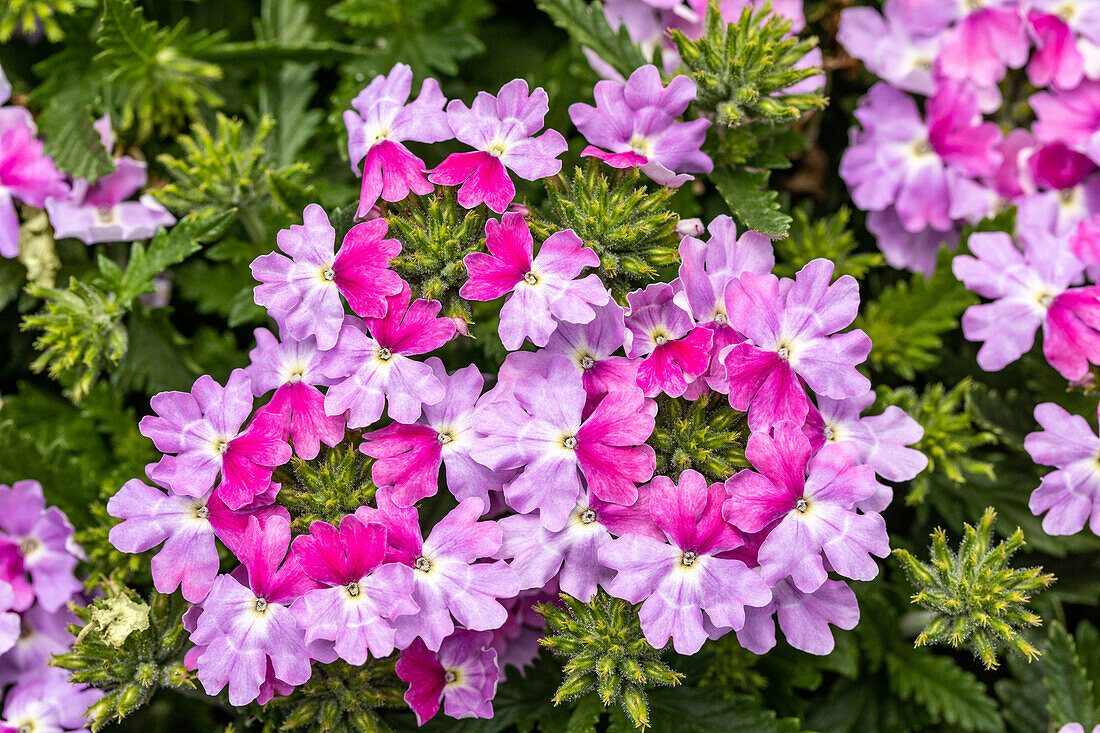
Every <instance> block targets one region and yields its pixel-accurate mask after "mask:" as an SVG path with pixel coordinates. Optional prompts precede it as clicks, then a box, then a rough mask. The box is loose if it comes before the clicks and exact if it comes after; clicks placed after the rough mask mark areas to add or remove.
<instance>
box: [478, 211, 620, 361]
mask: <svg viewBox="0 0 1100 733" xmlns="http://www.w3.org/2000/svg"><path fill="white" fill-rule="evenodd" d="M485 244H486V246H487V247H488V249H489V253H488V254H486V253H484V252H473V253H471V254H468V255H466V256H465V257H464V258H463V260H462V262H463V264H465V265H466V271H467V272H468V273H469V275H470V279H469V280H467V281H466V282H465V283H464V284H463V285H462V288H461V289H460V290H459V295H461V296H462V297H463V298H467V299H469V300H495V299H496V298H499V297H501V296H502V295H506V294H509V293H510V294H511V295H510V296H509V298H508V299H507V300H506V301H505V302H504V306H503V307H502V308H501V309H500V327H499V333H500V340H501V343H503V344H504V348H506V349H508V350H509V351H515V350H516V349H518V348H519V347H520V346H521V345H522V344H523V341H524V339H529V340H530V341H531V343H533V344H534V345H535V346H545V345H546V343H547V340H548V339H549V338H550V334H552V333H553V332H554V329H555V328H556V327H557V323H558V321H562V322H567V323H588V322H589V321H591V320H592V319H593V318H595V317H596V313H595V311H594V310H593V308H592V307H593V306H601V305H606V304H607V302H608V301H609V300H610V298H611V296H610V295H609V294H608V292H607V289H606V288H604V286H603V283H602V282H601V281H600V277H599V275H596V274H594V273H593V274H590V275H588V276H586V277H583V278H579V275H580V274H581V271H582V270H583V269H584V268H585V267H597V266H598V265H599V264H600V258H599V256H598V255H597V254H596V252H595V251H593V250H592V249H589V248H588V247H585V246H584V243H583V242H581V239H580V237H578V236H577V235H576V234H575V233H574V232H573V230H571V229H566V230H565V231H560V232H555V233H554V234H551V235H550V237H549V238H547V240H546V241H545V242H543V243H542V245H541V246H540V247H539V253H538V256H534V240H533V239H532V237H531V230H530V229H529V228H528V227H527V221H526V220H525V219H524V218H523V216H522V215H520V214H518V213H507V214H505V215H504V216H502V217H501V219H500V221H499V222H498V221H497V220H495V219H490V220H489V221H487V222H486V223H485ZM578 278H579V279H578Z"/></svg>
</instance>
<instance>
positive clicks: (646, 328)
mask: <svg viewBox="0 0 1100 733" xmlns="http://www.w3.org/2000/svg"><path fill="white" fill-rule="evenodd" d="M675 295H676V293H675V291H674V290H673V288H672V286H671V285H669V284H668V283H653V284H651V285H649V286H647V287H646V289H645V290H635V291H634V292H632V293H630V294H629V295H627V302H628V303H629V304H630V308H629V310H628V312H627V314H626V327H627V336H626V355H627V356H628V357H630V358H632V359H634V358H639V357H642V360H641V362H640V363H639V364H638V386H639V387H641V388H642V391H643V392H645V394H646V396H647V397H655V396H656V395H658V394H660V393H662V392H663V393H665V394H667V395H669V396H671V397H680V396H682V395H683V394H684V392H685V391H686V390H687V389H688V386H689V385H690V384H691V383H692V382H694V381H695V380H696V379H698V378H699V377H700V376H701V375H702V374H704V373H705V372H706V371H707V369H708V368H710V357H711V348H712V347H713V345H714V331H712V330H711V329H710V328H708V327H706V326H699V327H696V326H695V325H694V323H693V322H692V319H691V316H690V315H689V314H688V312H687V311H686V310H684V309H683V308H682V307H680V305H678V304H677V303H676V302H675V300H674V298H675Z"/></svg>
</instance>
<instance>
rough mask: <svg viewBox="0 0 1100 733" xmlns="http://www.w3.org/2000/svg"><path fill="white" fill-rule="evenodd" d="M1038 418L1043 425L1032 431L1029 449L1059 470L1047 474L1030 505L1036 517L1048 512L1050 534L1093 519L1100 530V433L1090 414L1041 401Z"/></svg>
mask: <svg viewBox="0 0 1100 733" xmlns="http://www.w3.org/2000/svg"><path fill="white" fill-rule="evenodd" d="M1035 419H1036V420H1037V421H1038V423H1039V426H1040V427H1041V428H1042V430H1040V431H1037V432H1034V433H1029V434H1028V436H1027V437H1026V438H1024V448H1025V449H1026V450H1027V452H1028V453H1029V454H1030V455H1031V458H1032V459H1033V460H1034V461H1035V462H1036V463H1039V464H1042V465H1044V466H1054V467H1055V469H1056V470H1054V471H1051V472H1050V473H1048V474H1047V475H1046V476H1043V480H1042V482H1041V483H1040V485H1039V488H1037V489H1035V491H1034V492H1033V493H1032V494H1031V501H1030V502H1029V503H1028V506H1029V508H1030V509H1031V511H1032V513H1033V514H1035V515H1036V516H1038V515H1040V514H1042V513H1044V512H1046V516H1045V517H1043V531H1044V532H1046V533H1047V534H1051V535H1070V534H1076V533H1077V532H1080V531H1081V529H1082V528H1083V527H1084V526H1085V522H1088V523H1089V529H1090V530H1091V531H1092V533H1093V534H1095V535H1100V466H1098V465H1097V462H1096V456H1097V454H1098V453H1100V438H1097V437H1096V433H1095V432H1093V430H1092V428H1091V427H1090V426H1089V424H1088V421H1086V420H1085V418H1083V417H1081V416H1080V415H1071V414H1070V413H1068V412H1067V411H1066V410H1065V409H1064V408H1062V407H1059V406H1058V405H1056V404H1054V403H1053V402H1046V403H1043V404H1041V405H1038V406H1037V407H1036V408H1035Z"/></svg>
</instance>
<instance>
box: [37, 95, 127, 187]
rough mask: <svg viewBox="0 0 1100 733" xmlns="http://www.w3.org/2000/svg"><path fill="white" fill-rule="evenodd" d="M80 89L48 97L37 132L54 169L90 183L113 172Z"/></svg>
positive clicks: (111, 163) (111, 162) (110, 161)
mask: <svg viewBox="0 0 1100 733" xmlns="http://www.w3.org/2000/svg"><path fill="white" fill-rule="evenodd" d="M83 96H84V95H83V94H82V92H81V91H80V88H79V87H77V88H75V89H71V90H68V91H67V92H66V93H65V94H59V95H56V96H53V97H50V99H49V101H48V102H46V106H45V107H44V108H43V109H42V114H40V115H39V116H38V119H37V121H36V122H37V124H38V130H39V132H41V133H42V136H43V138H44V141H43V142H44V145H45V150H46V153H47V154H48V155H49V156H50V157H51V158H53V162H54V163H56V164H57V167H58V168H59V169H60V170H61V171H63V172H65V173H68V174H69V175H71V176H72V177H73V178H84V179H86V180H88V181H89V182H91V181H94V180H96V179H97V178H99V177H100V176H105V175H107V174H108V173H110V172H112V171H114V170H115V164H114V161H112V160H111V156H110V155H109V154H108V152H107V149H106V148H104V147H103V142H102V141H101V140H100V139H99V132H98V131H96V129H95V127H94V126H93V125H92V115H91V112H90V111H89V109H88V105H87V103H86V101H85V100H84V99H83Z"/></svg>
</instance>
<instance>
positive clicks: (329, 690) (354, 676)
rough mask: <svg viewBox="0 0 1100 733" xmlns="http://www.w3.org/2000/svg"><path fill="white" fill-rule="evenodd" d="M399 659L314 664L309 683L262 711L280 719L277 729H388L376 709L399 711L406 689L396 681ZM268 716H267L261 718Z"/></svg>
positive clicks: (332, 732) (320, 732)
mask: <svg viewBox="0 0 1100 733" xmlns="http://www.w3.org/2000/svg"><path fill="white" fill-rule="evenodd" d="M396 662H397V657H396V655H395V656H392V657H387V658H385V659H378V660H370V661H368V662H367V664H366V665H364V666H362V667H353V666H352V665H350V664H348V663H346V662H342V661H341V662H336V663H335V664H318V665H314V667H313V676H312V677H311V678H310V680H309V682H306V683H305V684H304V685H301V686H300V687H298V688H297V689H296V690H295V691H294V692H293V693H291V694H290V695H288V696H286V697H276V698H274V699H273V700H272V701H271V702H270V703H269V704H268V705H266V706H265V707H264V713H265V714H267V713H273V714H275V715H277V716H279V718H280V719H281V721H282V722H281V724H280V725H279V727H278V728H277V729H278V730H284V731H291V730H304V731H309V732H310V733H353V732H354V733H376V732H379V731H388V730H390V728H389V726H387V725H386V723H385V722H384V721H382V719H381V718H379V717H378V714H377V713H376V712H375V708H378V707H396V706H403V705H404V702H403V698H402V696H403V695H404V693H405V687H406V685H405V684H404V683H403V682H402V681H401V680H400V679H399V678H398V677H397V673H396V672H395V671H394V665H395V664H396ZM265 717H266V716H265Z"/></svg>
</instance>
